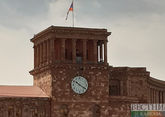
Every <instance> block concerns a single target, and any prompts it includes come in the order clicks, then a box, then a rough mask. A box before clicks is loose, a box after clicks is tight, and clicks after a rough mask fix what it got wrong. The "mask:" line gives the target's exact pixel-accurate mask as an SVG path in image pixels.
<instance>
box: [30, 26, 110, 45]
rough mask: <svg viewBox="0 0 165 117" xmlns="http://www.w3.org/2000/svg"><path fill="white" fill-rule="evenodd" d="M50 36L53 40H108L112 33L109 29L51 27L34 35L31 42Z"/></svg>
mask: <svg viewBox="0 0 165 117" xmlns="http://www.w3.org/2000/svg"><path fill="white" fill-rule="evenodd" d="M49 35H51V37H53V38H66V39H73V38H75V39H98V40H106V39H107V36H109V35H111V32H107V29H94V28H77V27H76V28H73V27H57V26H51V27H49V28H47V29H45V30H43V31H42V32H40V33H38V34H36V35H34V37H33V38H32V39H31V42H34V41H35V40H38V39H40V38H45V37H47V36H49Z"/></svg>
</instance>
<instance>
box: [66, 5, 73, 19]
mask: <svg viewBox="0 0 165 117" xmlns="http://www.w3.org/2000/svg"><path fill="white" fill-rule="evenodd" d="M70 11H73V2H72V4H71V5H70V8H69V10H68V12H67V15H66V20H67V19H68V15H69V12H70Z"/></svg>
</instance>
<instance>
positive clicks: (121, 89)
mask: <svg viewBox="0 0 165 117" xmlns="http://www.w3.org/2000/svg"><path fill="white" fill-rule="evenodd" d="M123 88H124V87H123V81H120V95H121V96H122V95H123Z"/></svg>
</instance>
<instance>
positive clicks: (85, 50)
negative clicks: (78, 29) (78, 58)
mask: <svg viewBox="0 0 165 117" xmlns="http://www.w3.org/2000/svg"><path fill="white" fill-rule="evenodd" d="M86 59H87V41H86V40H83V63H86Z"/></svg>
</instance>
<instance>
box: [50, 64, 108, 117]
mask: <svg viewBox="0 0 165 117" xmlns="http://www.w3.org/2000/svg"><path fill="white" fill-rule="evenodd" d="M52 73H53V83H52V84H53V85H52V89H53V92H52V96H53V97H52V103H53V104H52V116H57V117H59V116H60V114H61V113H60V109H61V108H62V107H63V105H66V107H67V108H68V110H69V112H68V115H69V116H72V117H91V116H92V115H91V114H92V113H93V111H92V109H91V108H95V107H93V105H99V107H100V108H101V109H100V113H102V114H101V115H102V116H103V115H107V114H108V113H107V112H108V111H106V109H107V106H108V97H109V79H108V67H107V66H105V65H76V64H75V65H69V64H64V65H62V64H60V65H57V66H54V71H53V72H52ZM75 76H83V77H85V78H86V79H87V81H88V90H87V92H85V93H84V94H81V95H79V94H76V93H75V92H73V90H72V89H71V81H72V79H73V78H74V77H75ZM96 108H97V106H96ZM64 110H65V109H64Z"/></svg>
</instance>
